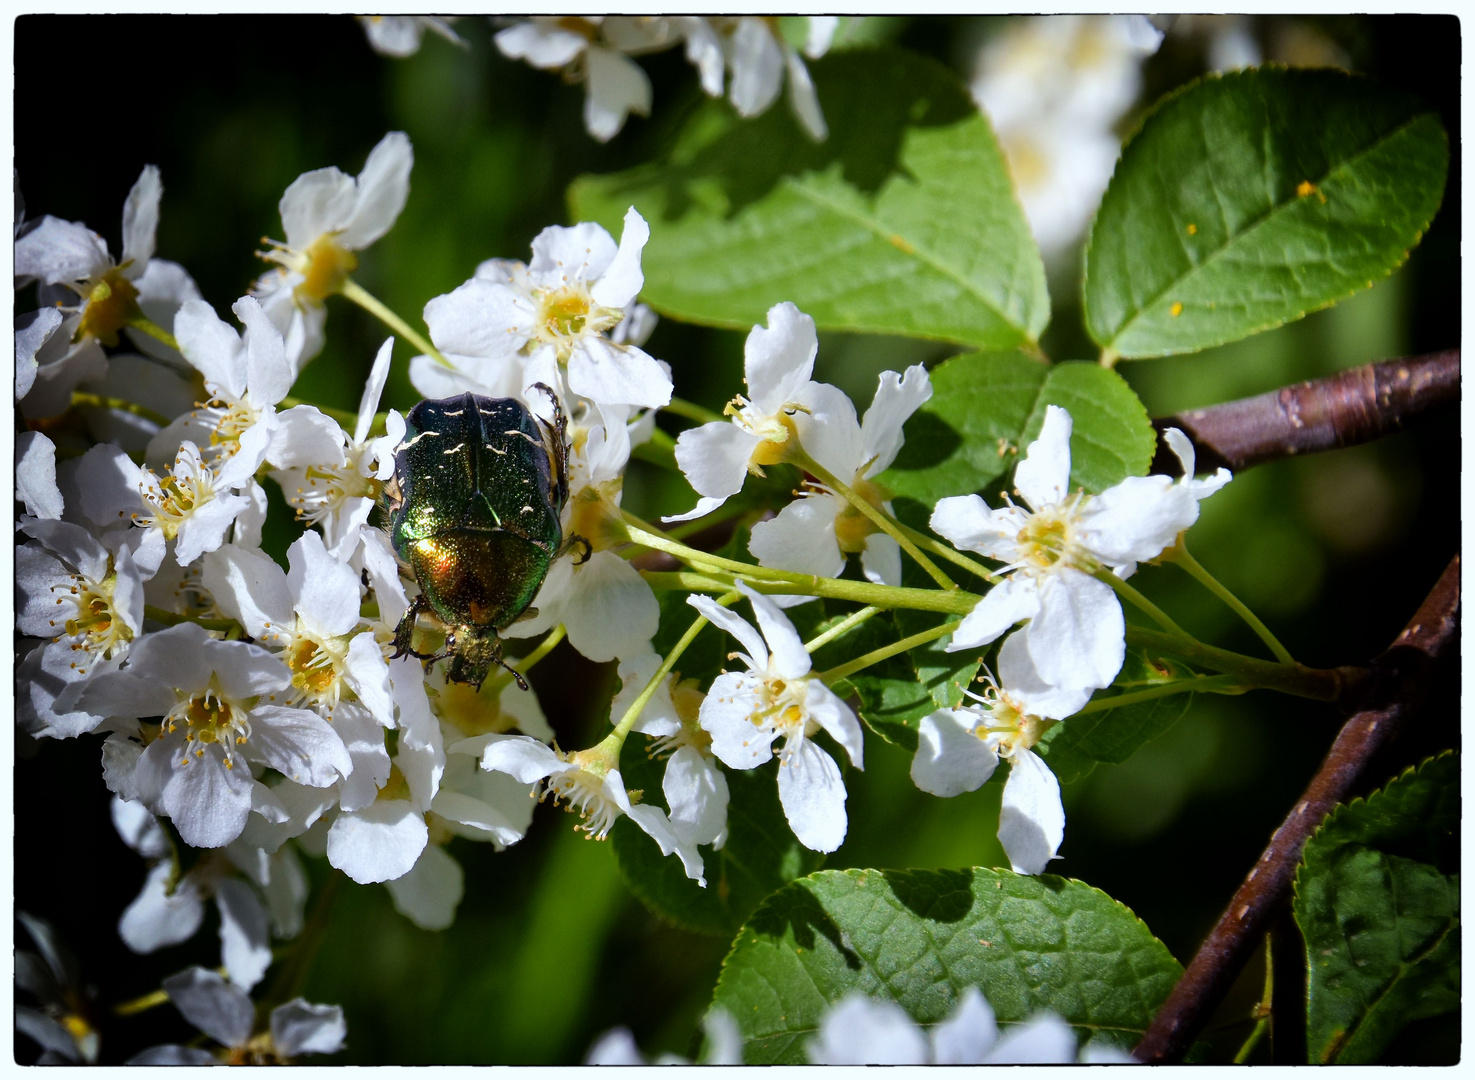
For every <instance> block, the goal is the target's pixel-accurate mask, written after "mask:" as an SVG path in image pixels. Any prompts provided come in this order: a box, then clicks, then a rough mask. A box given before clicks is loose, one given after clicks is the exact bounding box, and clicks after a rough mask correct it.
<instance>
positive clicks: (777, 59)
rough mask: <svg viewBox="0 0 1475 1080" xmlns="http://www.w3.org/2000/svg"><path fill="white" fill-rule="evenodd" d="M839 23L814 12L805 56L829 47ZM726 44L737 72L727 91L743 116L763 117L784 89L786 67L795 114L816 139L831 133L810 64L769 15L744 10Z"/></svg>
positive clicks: (731, 66) (730, 64) (817, 54)
mask: <svg viewBox="0 0 1475 1080" xmlns="http://www.w3.org/2000/svg"><path fill="white" fill-rule="evenodd" d="M838 22H839V20H838V19H837V18H835V17H834V16H831V15H823V16H821V15H811V16H809V34H808V38H807V40H806V41H805V43H804V55H805V56H808V57H809V58H810V59H811V60H816V59H818V58H819V57H821V56H823V55H824V54H825V53H826V52H828V51H829V48H830V39H831V38H833V37H834V34H835V28H836V26H837V24H838ZM724 44H725V46H726V56H727V66H728V68H729V69H730V70H731V72H732V82H731V84H730V86H729V88H728V95H727V96H728V99H729V100H731V102H732V105H733V108H735V109H736V110H737V111H738V115H739V116H758V115H759V114H761V113H764V112H766V111H767V110H768V107H769V106H770V105H772V104H773V102H774V99H775V98H777V97H778V94H779V91H780V90H781V89H782V88H783V83H784V73H785V72H786V71H787V73H788V76H789V103H790V104H791V105H792V106H793V107H794V115H795V116H797V117H798V118H799V122H800V123H801V124H802V125H803V126H804V130H805V131H807V132H808V133H809V135H810V137H811V138H813V139H814V140H815V141H817V142H818V141H822V140H823V139H824V138H825V137H826V136H827V135H828V134H829V128H828V127H826V126H825V117H824V113H823V112H822V111H821V110H820V106H819V98H818V97H817V96H816V95H815V92H814V83H813V81H812V80H811V79H810V77H809V69H808V68H807V67H805V66H804V60H803V58H801V57H800V55H799V53H798V52H797V51H796V50H795V49H794V47H793V46H792V45H790V44H789V43H788V42H787V41H785V40H784V39H783V37H782V36H781V35H780V34H779V32H778V29H777V27H775V26H774V25H773V24H772V22H771V21H770V20H767V19H762V18H759V17H757V16H754V15H744V16H743V17H741V18H740V19H738V21H737V25H736V27H734V28H733V29H732V31H731V33H730V34H729V36H728V37H727V38H726V40H725V41H724Z"/></svg>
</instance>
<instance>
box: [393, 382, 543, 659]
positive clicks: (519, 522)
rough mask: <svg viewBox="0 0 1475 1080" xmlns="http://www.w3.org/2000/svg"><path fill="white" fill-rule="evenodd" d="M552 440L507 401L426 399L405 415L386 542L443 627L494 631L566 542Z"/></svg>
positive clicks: (527, 599) (530, 593)
mask: <svg viewBox="0 0 1475 1080" xmlns="http://www.w3.org/2000/svg"><path fill="white" fill-rule="evenodd" d="M552 437H553V433H552V430H551V428H549V427H548V426H547V425H545V424H543V423H542V422H541V421H540V420H539V419H538V418H537V417H535V416H534V415H533V414H532V413H531V412H530V411H529V410H528V409H527V407H526V406H524V405H523V404H522V403H521V402H519V401H516V400H513V399H512V398H488V397H479V396H477V395H475V394H462V395H461V396H459V397H453V398H443V399H441V400H438V401H422V402H420V403H419V404H418V405H416V406H415V407H414V408H413V409H411V410H410V414H409V416H408V417H406V432H405V439H404V441H403V442H402V443H400V445H399V447H398V448H397V450H396V451H395V462H394V465H395V470H394V474H395V483H396V486H397V487H398V497H397V501H396V502H395V503H394V504H393V505H392V508H391V511H390V518H389V526H390V539H391V540H392V542H393V544H394V549H395V551H396V552H397V553H398V554H399V556H400V558H402V559H404V560H405V561H406V562H407V563H409V564H410V566H411V568H412V569H413V570H414V573H415V578H416V580H417V581H418V582H419V584H420V590H421V594H422V595H423V596H424V597H425V600H426V602H427V603H428V604H429V605H430V607H431V608H432V609H433V610H434V612H435V613H436V615H438V616H439V617H440V618H441V620H442V621H443V622H445V623H446V624H447V625H448V626H451V627H457V626H465V627H471V628H475V629H476V630H479V631H488V630H500V629H502V628H504V627H506V626H508V625H509V624H510V623H512V622H513V621H515V620H516V619H517V618H518V617H519V616H520V615H522V613H523V612H524V611H526V610H527V608H528V606H529V605H530V604H531V603H532V602H533V598H534V597H535V596H537V594H538V589H539V588H540V587H541V586H542V584H543V579H544V578H545V577H546V576H547V574H548V566H549V563H550V562H551V560H552V558H553V556H554V554H555V553H556V552H557V551H558V549H559V546H560V545H561V544H562V543H563V528H562V525H561V524H560V520H559V517H560V514H561V512H562V510H563V502H564V499H565V497H566V496H565V489H564V486H563V483H562V481H561V477H559V475H558V472H557V470H558V467H559V466H558V462H559V460H560V458H561V456H562V455H561V454H559V453H558V448H557V447H556V446H554V445H552V443H551V441H550V439H551V438H552Z"/></svg>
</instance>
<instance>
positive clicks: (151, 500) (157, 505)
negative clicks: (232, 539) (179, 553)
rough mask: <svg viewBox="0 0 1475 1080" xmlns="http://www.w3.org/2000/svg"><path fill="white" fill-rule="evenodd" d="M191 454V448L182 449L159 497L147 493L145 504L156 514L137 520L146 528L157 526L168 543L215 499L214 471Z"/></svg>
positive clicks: (144, 491) (139, 517)
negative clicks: (201, 508)
mask: <svg viewBox="0 0 1475 1080" xmlns="http://www.w3.org/2000/svg"><path fill="white" fill-rule="evenodd" d="M191 451H192V447H189V446H185V447H182V448H181V449H180V453H179V457H177V458H175V459H174V471H173V472H171V473H170V474H169V475H168V476H165V477H163V478H162V479H161V480H160V481H159V493H158V494H157V495H156V494H154V493H152V492H150V491H148V490H147V489H143V498H144V502H145V503H146V504H147V505H148V506H149V507H150V508H151V509H152V511H153V513H152V514H151V515H150V516H149V517H147V518H145V517H144V516H142V515H139V516H137V517H136V518H135V520H136V521H137V522H138V524H140V525H143V526H145V527H147V526H151V525H152V526H156V527H157V528H159V529H160V530H161V531H162V532H163V533H164V539H166V540H173V539H174V537H175V536H177V535H178V534H179V529H180V527H181V526H182V525H183V524H184V523H185V522H186V521H187V520H189V517H190V515H191V514H193V513H194V512H195V511H196V510H198V509H199V508H200V507H201V506H203V505H204V504H205V503H207V502H209V501H210V500H211V499H213V498H214V497H215V485H214V483H213V478H212V476H211V474H210V470H209V469H207V468H205V467H204V465H203V464H202V463H201V461H200V458H199V455H198V454H197V453H192V452H191Z"/></svg>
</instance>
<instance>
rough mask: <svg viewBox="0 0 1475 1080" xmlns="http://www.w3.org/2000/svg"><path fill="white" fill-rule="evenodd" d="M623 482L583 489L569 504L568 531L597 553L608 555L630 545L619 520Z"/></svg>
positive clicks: (612, 482)
mask: <svg viewBox="0 0 1475 1080" xmlns="http://www.w3.org/2000/svg"><path fill="white" fill-rule="evenodd" d="M621 483H622V482H621V481H620V480H618V479H615V480H606V481H605V482H603V483H600V484H590V485H588V486H587V487H583V488H580V489H579V490H578V491H577V492H575V493H574V497H573V498H572V499H571V500H569V502H570V504H571V512H570V514H569V526H568V531H569V533H571V534H574V535H578V536H582V537H583V538H584V539H585V540H588V541H589V546H590V547H592V548H593V549H594V550H595V551H605V550H607V549H609V548H612V547H616V546H618V545H620V544H623V543H627V542H628V541H629V534H628V533H627V532H626V531H625V525H624V522H623V521H622V520H621V518H620V504H619V502H618V498H619V495H620V487H621Z"/></svg>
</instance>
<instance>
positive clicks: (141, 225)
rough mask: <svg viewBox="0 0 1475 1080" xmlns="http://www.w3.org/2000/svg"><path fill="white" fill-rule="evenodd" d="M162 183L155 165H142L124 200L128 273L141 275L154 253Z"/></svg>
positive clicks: (124, 245) (124, 246)
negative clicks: (141, 169)
mask: <svg viewBox="0 0 1475 1080" xmlns="http://www.w3.org/2000/svg"><path fill="white" fill-rule="evenodd" d="M163 195H164V184H163V182H162V181H161V180H160V179H159V167H158V166H157V165H145V166H144V167H143V172H141V173H139V174H138V179H137V180H135V181H134V182H133V187H132V189H131V190H129V192H128V198H127V200H125V201H124V203H123V258H122V261H123V262H125V263H126V262H132V263H133V265H132V266H130V267H129V268H128V273H127V276H128V277H129V278H136V277H137V276H138V275H139V274H142V273H143V271H144V267H146V266H147V265H148V261H149V260H150V259H151V258H153V256H154V232H155V231H156V230H157V229H158V227H159V200H160V199H161V198H162V197H163Z"/></svg>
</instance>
